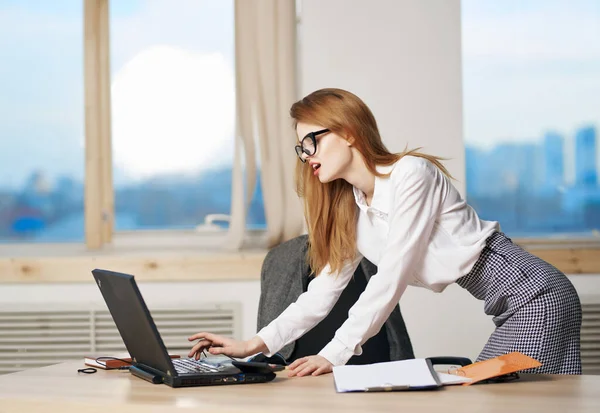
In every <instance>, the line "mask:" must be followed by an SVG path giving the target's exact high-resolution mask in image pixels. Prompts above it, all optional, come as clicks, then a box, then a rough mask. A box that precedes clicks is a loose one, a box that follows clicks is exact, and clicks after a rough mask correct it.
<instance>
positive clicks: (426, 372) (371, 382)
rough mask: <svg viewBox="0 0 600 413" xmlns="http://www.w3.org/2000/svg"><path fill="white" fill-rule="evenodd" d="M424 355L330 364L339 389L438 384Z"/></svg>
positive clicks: (365, 389) (375, 389) (341, 391)
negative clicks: (359, 362) (388, 359)
mask: <svg viewBox="0 0 600 413" xmlns="http://www.w3.org/2000/svg"><path fill="white" fill-rule="evenodd" d="M434 375H436V373H435V372H432V370H431V369H430V365H429V363H428V362H427V360H425V359H411V360H401V361H390V362H386V363H375V364H366V365H358V366H356V365H352V366H336V367H334V368H333V377H334V380H335V387H336V390H337V391H338V392H339V393H343V392H352V391H386V390H401V389H412V388H428V387H438V386H439V385H440V383H439V382H438V380H437V375H436V376H434Z"/></svg>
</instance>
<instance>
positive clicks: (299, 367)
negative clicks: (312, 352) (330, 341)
mask: <svg viewBox="0 0 600 413" xmlns="http://www.w3.org/2000/svg"><path fill="white" fill-rule="evenodd" d="M288 370H289V373H288V377H294V376H298V377H302V376H307V375H309V374H312V375H313V376H318V375H320V374H325V373H331V372H332V371H333V364H331V363H330V362H329V360H327V359H326V358H325V357H322V356H308V357H302V358H299V359H298V360H296V361H294V362H293V363H292V364H290V365H289V366H288Z"/></svg>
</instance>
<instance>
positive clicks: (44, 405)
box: [0, 362, 600, 413]
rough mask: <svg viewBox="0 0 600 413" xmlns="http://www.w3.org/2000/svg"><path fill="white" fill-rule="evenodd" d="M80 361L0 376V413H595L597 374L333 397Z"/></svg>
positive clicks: (323, 385)
mask: <svg viewBox="0 0 600 413" xmlns="http://www.w3.org/2000/svg"><path fill="white" fill-rule="evenodd" d="M82 367H83V363H82V362H68V363H62V364H57V365H54V366H49V367H43V368H37V369H31V370H26V371H22V372H19V373H13V374H7V375H1V376H0V413H7V412H29V413H35V412H44V413H48V412H55V411H56V412H65V413H70V412H78V413H81V412H103V413H105V412H107V411H109V412H110V413H116V412H142V411H143V412H155V411H156V412H158V411H160V412H163V413H164V411H165V407H166V408H168V410H169V411H170V410H173V408H181V409H186V410H188V409H190V408H192V409H194V410H198V409H199V408H200V409H202V408H204V409H205V410H206V409H210V410H208V411H210V412H211V413H212V412H215V413H224V412H236V413H237V412H239V413H242V412H243V413H253V412H260V413H269V412H277V413H281V412H288V411H289V412H308V411H310V412H311V413H312V412H327V413H336V412H344V413H347V412H378V413H379V412H398V411H405V412H417V413H418V412H429V411H435V412H444V413H452V412H460V413H465V412H480V411H485V412H502V413H515V412H521V411H528V412H531V411H539V412H545V413H546V412H548V413H552V412H594V413H598V412H600V376H549V375H525V376H523V377H522V378H521V379H520V380H518V381H514V382H510V383H502V384H480V385H473V386H447V387H444V388H442V389H440V390H432V391H410V392H393V393H345V394H343V393H342V394H338V393H336V392H335V389H334V385H333V375H331V374H328V375H324V376H319V377H301V378H292V379H289V378H287V375H286V373H285V372H280V373H279V375H278V377H277V378H276V379H275V380H274V381H272V382H270V383H264V384H248V385H226V386H208V387H191V388H179V389H173V388H170V387H168V386H165V385H155V384H150V383H148V382H146V381H143V380H140V379H138V378H136V377H133V376H131V375H130V374H129V372H128V371H118V370H113V371H105V370H98V372H97V373H95V374H80V373H77V369H79V368H82Z"/></svg>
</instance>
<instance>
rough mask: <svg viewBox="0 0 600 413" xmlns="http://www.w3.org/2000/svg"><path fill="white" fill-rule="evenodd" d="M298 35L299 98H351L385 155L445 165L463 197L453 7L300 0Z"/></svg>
mask: <svg viewBox="0 0 600 413" xmlns="http://www.w3.org/2000/svg"><path fill="white" fill-rule="evenodd" d="M299 36H300V39H299V44H300V56H299V57H300V63H299V67H300V91H301V94H302V96H304V95H306V94H308V93H310V92H312V91H314V90H316V89H320V88H324V87H339V88H342V89H347V90H349V91H351V92H353V93H355V94H356V95H358V96H359V97H361V98H362V99H363V100H364V101H365V103H366V104H367V105H368V106H369V107H370V108H371V110H372V111H373V113H374V115H375V117H376V119H377V122H378V124H379V127H380V130H381V133H382V136H383V139H384V142H385V143H386V145H387V146H388V148H389V149H390V150H392V151H394V152H399V151H402V150H403V149H404V147H405V146H406V145H408V147H409V148H414V147H419V146H422V147H423V151H425V152H427V153H431V154H434V155H439V156H443V157H447V158H450V160H449V161H447V162H446V165H447V166H448V167H449V169H450V171H451V173H452V174H453V176H454V177H455V178H456V179H457V183H456V185H457V187H458V188H459V190H460V191H462V193H463V194H464V188H465V167H464V150H463V146H462V108H461V58H460V48H461V45H460V3H459V1H458V0H442V1H423V0H369V1H361V0H353V1H348V0H327V1H322V0H301V15H300V25H299Z"/></svg>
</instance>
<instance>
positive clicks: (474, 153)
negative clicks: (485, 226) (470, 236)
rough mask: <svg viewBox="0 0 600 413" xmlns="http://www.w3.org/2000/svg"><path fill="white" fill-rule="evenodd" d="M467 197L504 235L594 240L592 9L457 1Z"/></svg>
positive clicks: (599, 64)
mask: <svg viewBox="0 0 600 413" xmlns="http://www.w3.org/2000/svg"><path fill="white" fill-rule="evenodd" d="M462 36H463V91H464V125H465V142H466V166H467V197H468V200H469V203H470V204H471V205H472V206H473V207H474V208H475V209H476V210H477V211H478V213H479V214H480V215H481V217H482V218H483V219H492V220H498V221H499V222H500V224H501V226H502V229H503V230H504V231H505V232H507V233H508V234H509V235H512V236H517V237H519V236H534V237H535V236H540V235H541V236H548V235H549V234H560V235H588V236H589V235H592V234H595V235H599V234H600V232H599V231H600V186H599V183H598V169H599V165H600V144H599V142H598V133H599V130H600V46H599V45H600V43H599V42H598V39H600V3H598V2H596V1H584V0H576V1H569V2H564V1H545V0H544V1H539V0H538V1H535V0H519V1H516V0H510V1H495V0H486V1H481V0H463V2H462Z"/></svg>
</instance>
